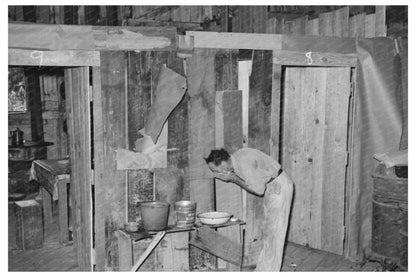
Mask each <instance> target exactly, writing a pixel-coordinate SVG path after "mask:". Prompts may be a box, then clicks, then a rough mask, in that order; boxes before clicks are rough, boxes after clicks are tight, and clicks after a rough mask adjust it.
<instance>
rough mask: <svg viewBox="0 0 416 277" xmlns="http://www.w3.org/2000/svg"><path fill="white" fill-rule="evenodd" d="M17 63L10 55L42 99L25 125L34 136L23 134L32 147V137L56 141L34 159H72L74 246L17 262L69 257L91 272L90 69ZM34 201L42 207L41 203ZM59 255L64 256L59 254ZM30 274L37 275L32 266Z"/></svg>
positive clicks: (46, 248) (33, 254) (48, 247)
mask: <svg viewBox="0 0 416 277" xmlns="http://www.w3.org/2000/svg"><path fill="white" fill-rule="evenodd" d="M51 53H52V54H56V55H60V56H61V57H62V56H65V55H68V53H65V52H62V53H60V52H51ZM15 60H16V59H14V58H13V56H12V58H10V55H9V64H10V61H12V62H11V64H10V65H13V66H16V67H23V66H24V67H25V68H26V69H27V71H28V72H30V73H31V74H32V75H36V76H35V77H33V78H32V79H34V80H37V83H36V84H37V86H38V88H37V90H39V91H42V97H43V98H41V97H40V93H39V92H38V96H39V97H37V98H39V99H37V100H36V101H34V99H30V101H29V108H28V112H27V114H28V116H29V120H30V119H33V120H32V123H30V122H29V123H28V130H29V131H32V132H31V133H30V132H26V134H27V135H28V136H31V138H32V141H31V142H33V140H34V138H35V139H36V140H40V141H43V140H45V141H49V140H51V139H54V140H56V141H57V142H54V145H55V148H54V149H52V150H49V149H48V152H47V155H43V156H42V157H38V158H35V159H48V160H50V159H63V158H65V157H67V156H68V157H69V159H70V173H69V172H68V174H69V175H70V179H71V181H70V186H69V187H70V189H69V191H70V197H69V199H70V205H68V206H70V208H69V209H70V212H69V213H68V214H69V215H70V217H72V220H71V223H72V224H71V225H72V226H71V228H70V229H71V232H70V234H71V235H70V236H71V237H72V238H73V246H72V247H66V246H65V245H61V244H59V245H55V248H56V249H61V250H62V249H64V248H65V249H64V250H62V251H63V252H62V251H60V250H59V251H57V250H56V249H55V248H54V247H52V248H51V245H50V243H49V244H47V245H44V247H42V248H40V249H35V250H31V252H30V253H28V254H29V256H28V257H26V258H25V257H24V256H21V257H22V258H23V259H26V260H28V259H29V258H33V259H36V258H43V259H47V260H48V261H50V264H51V263H53V259H54V258H56V259H63V260H68V259H69V258H70V259H73V260H74V261H75V263H76V264H77V265H76V267H77V268H78V269H80V270H85V271H91V270H92V264H93V262H92V257H93V256H92V253H93V245H92V242H93V239H92V237H93V224H92V219H93V211H92V207H93V205H92V203H93V198H92V197H93V191H92V190H93V187H92V183H93V179H92V178H91V176H92V174H91V171H92V156H93V155H92V153H91V151H92V149H93V147H92V146H91V142H92V141H93V139H92V134H91V121H92V118H91V115H92V110H91V100H92V98H91V97H90V91H91V90H90V84H91V83H92V82H91V78H90V76H91V74H90V67H89V66H88V64H86V66H80V67H64V66H65V64H64V63H63V64H59V66H56V65H55V64H54V62H53V61H52V62H51V66H49V65H48V64H45V65H43V66H42V67H40V66H39V67H33V66H31V65H33V61H32V60H30V59H28V60H27V61H26V62H25V61H24V59H20V60H19V62H18V63H16V62H13V61H15ZM87 62H88V61H87ZM32 75H31V76H32ZM30 85H31V86H30ZM29 87H31V88H33V87H34V85H33V84H32V83H29V86H28V89H31V88H29ZM55 98H56V99H55ZM34 102H35V103H34ZM33 104H35V105H36V107H35V108H33ZM36 109H37V111H36ZM35 115H36V116H35ZM42 119H43V122H42ZM64 134H65V135H64ZM29 139H30V138H29V137H28V140H29ZM45 152H46V151H45ZM45 154H46V153H45ZM26 179H27V178H26ZM38 200H39V201H40V202H41V203H42V199H40V198H39V199H38ZM66 200H67V199H66ZM58 202H59V199H58ZM64 202H66V201H64ZM68 203H69V202H68ZM9 214H10V212H9ZM9 224H10V222H9ZM9 227H10V226H9ZM70 248H71V249H70ZM72 248H73V249H74V251H72ZM68 249H70V250H68ZM33 251H35V252H33ZM68 251H69V252H68ZM61 252H62V253H63V254H62V255H61V254H59V253H61ZM64 252H65V253H64ZM36 253H38V254H36ZM51 253H52V254H51ZM53 253H55V255H53ZM48 257H50V258H48ZM71 257H72V258H71ZM16 259H17V258H16ZM34 261H35V260H34ZM9 264H10V260H9ZM37 268H38V269H39V270H42V271H45V270H48V268H45V267H37ZM62 269H64V263H62V268H59V267H57V268H53V269H52V270H62ZM17 270H22V269H20V268H19V269H17ZM33 270H36V267H35V268H33ZM69 270H74V265H72V266H70V269H69Z"/></svg>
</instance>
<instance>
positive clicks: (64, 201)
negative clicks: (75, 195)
mask: <svg viewBox="0 0 416 277" xmlns="http://www.w3.org/2000/svg"><path fill="white" fill-rule="evenodd" d="M58 222H59V242H60V243H66V242H68V240H69V236H68V195H67V191H66V180H64V181H59V183H58Z"/></svg>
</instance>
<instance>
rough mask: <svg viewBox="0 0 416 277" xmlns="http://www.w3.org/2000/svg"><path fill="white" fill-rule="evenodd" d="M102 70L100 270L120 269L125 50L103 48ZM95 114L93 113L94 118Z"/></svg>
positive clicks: (98, 203) (96, 150) (123, 207)
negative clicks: (120, 152)
mask: <svg viewBox="0 0 416 277" xmlns="http://www.w3.org/2000/svg"><path fill="white" fill-rule="evenodd" d="M100 70H101V92H98V93H99V94H100V96H101V97H100V98H101V99H99V100H101V101H100V103H95V99H94V110H96V108H95V104H97V105H98V107H97V109H98V110H99V113H100V114H99V118H98V119H97V122H96V123H94V126H96V125H97V126H98V128H99V129H101V130H97V132H96V130H94V131H95V132H94V134H97V136H96V139H95V140H94V141H95V144H94V146H95V148H94V153H97V155H99V156H97V157H96V158H95V159H94V160H95V173H96V177H97V176H98V180H97V179H96V185H95V188H96V189H95V194H96V197H95V200H96V201H95V211H96V218H95V219H96V222H95V224H96V228H95V232H96V240H95V241H96V261H97V270H114V269H118V256H117V255H118V254H117V253H118V251H117V240H116V237H115V233H114V232H115V231H116V230H117V229H118V228H121V227H123V223H124V221H125V219H126V217H127V215H126V183H125V181H126V180H125V172H122V171H117V170H116V166H115V150H116V149H117V148H118V147H120V148H126V147H127V145H126V140H125V130H126V126H125V125H126V124H125V116H126V109H127V107H126V106H125V103H126V99H125V98H124V97H125V94H124V91H125V86H126V85H127V84H125V78H126V76H125V74H126V61H125V54H124V53H123V52H121V51H119V52H112V51H108V52H102V53H101V66H100ZM94 92H95V91H94ZM120 92H123V93H120ZM94 97H95V96H94ZM97 100H98V99H97ZM96 118H97V117H94V122H95V119H96ZM100 134H102V136H100ZM100 138H101V139H100ZM101 140H102V142H101ZM97 142H98V143H97ZM98 153H100V154H98Z"/></svg>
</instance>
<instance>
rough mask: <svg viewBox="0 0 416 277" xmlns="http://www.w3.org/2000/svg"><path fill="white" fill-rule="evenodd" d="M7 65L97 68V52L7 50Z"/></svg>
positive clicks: (98, 60)
mask: <svg viewBox="0 0 416 277" xmlns="http://www.w3.org/2000/svg"><path fill="white" fill-rule="evenodd" d="M8 61H9V65H26V66H63V65H64V66H99V65H100V53H99V52H98V51H39V50H24V49H11V48H10V49H9V54H8Z"/></svg>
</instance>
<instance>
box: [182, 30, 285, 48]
mask: <svg viewBox="0 0 416 277" xmlns="http://www.w3.org/2000/svg"><path fill="white" fill-rule="evenodd" d="M186 35H187V36H193V37H194V41H195V44H194V46H195V48H215V49H256V50H271V49H281V48H280V47H281V42H282V36H280V35H270V34H244V33H217V32H197V31H187V32H186Z"/></svg>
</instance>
